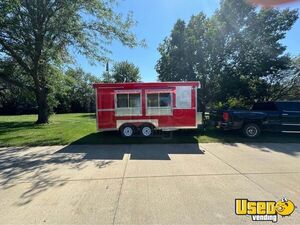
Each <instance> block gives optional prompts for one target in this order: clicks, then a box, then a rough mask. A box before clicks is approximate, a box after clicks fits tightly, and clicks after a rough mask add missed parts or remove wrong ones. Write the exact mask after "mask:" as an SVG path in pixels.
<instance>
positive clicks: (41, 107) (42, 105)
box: [35, 89, 49, 124]
mask: <svg viewBox="0 0 300 225" xmlns="http://www.w3.org/2000/svg"><path fill="white" fill-rule="evenodd" d="M36 100H37V103H38V119H37V121H36V122H35V123H36V124H43V123H48V119H49V106H48V101H47V93H46V90H44V89H42V90H40V91H39V92H38V93H36Z"/></svg>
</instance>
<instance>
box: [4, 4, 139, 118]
mask: <svg viewBox="0 0 300 225" xmlns="http://www.w3.org/2000/svg"><path fill="white" fill-rule="evenodd" d="M114 7H115V1H114V0H89V1H85V0H3V1H1V2H0V59H1V60H7V59H8V60H9V61H10V62H11V63H13V64H14V66H13V67H15V66H18V67H19V68H20V70H22V71H21V72H22V74H24V75H25V76H27V77H28V78H30V82H29V83H23V82H21V81H20V80H19V76H18V75H17V74H15V75H13V76H12V75H11V73H4V72H3V69H2V71H1V74H0V76H1V77H2V80H5V81H6V82H11V83H13V84H15V85H19V86H21V87H24V86H28V88H30V89H31V90H32V91H33V92H34V94H35V98H36V102H37V106H38V119H37V123H47V122H48V117H49V112H50V111H51V109H50V105H49V96H50V94H51V89H52V88H51V86H52V85H53V83H55V79H54V78H55V74H54V73H53V71H54V70H55V67H57V66H58V65H60V64H62V63H64V62H66V61H68V60H70V57H71V53H72V52H74V51H77V52H78V53H79V54H82V55H84V56H86V57H88V58H90V59H91V60H96V61H103V60H105V61H106V60H107V53H109V50H108V49H107V48H106V46H107V45H109V44H110V43H111V42H112V41H114V40H119V41H121V43H122V44H124V45H126V46H129V47H135V46H136V45H138V44H139V42H138V41H137V40H136V38H135V36H134V35H133V34H132V33H131V32H130V28H131V27H132V26H133V25H134V24H135V23H134V21H133V20H132V17H131V14H128V15H127V17H126V18H124V17H123V16H122V15H120V14H118V13H116V12H115V10H114ZM53 67H54V69H53Z"/></svg>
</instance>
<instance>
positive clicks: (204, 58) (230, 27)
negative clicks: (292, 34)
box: [156, 0, 298, 112]
mask: <svg viewBox="0 0 300 225" xmlns="http://www.w3.org/2000/svg"><path fill="white" fill-rule="evenodd" d="M297 18H298V12H297V10H288V9H287V10H278V9H258V8H255V7H254V6H252V5H249V4H248V3H247V2H246V1H236V0H223V1H221V3H220V9H219V10H217V11H216V12H215V13H214V14H213V15H212V16H211V17H210V18H208V17H206V16H205V15H204V14H203V13H199V14H198V15H195V16H192V17H191V19H190V21H189V22H188V24H187V26H186V27H185V29H181V30H180V32H178V31H176V30H178V27H179V26H178V22H177V23H176V24H175V25H174V28H173V30H172V32H171V35H170V37H168V38H166V39H165V40H164V42H163V44H161V45H160V47H159V52H160V54H161V58H160V59H159V61H158V63H157V65H156V70H157V72H158V73H159V76H158V77H159V79H160V80H178V76H177V74H185V75H184V76H185V78H183V79H182V80H199V81H200V82H201V90H200V100H201V105H202V106H203V107H202V112H204V111H205V110H206V107H207V105H208V106H213V105H215V104H216V103H218V102H228V101H230V102H231V103H232V102H241V103H243V104H249V103H250V102H253V101H255V100H266V99H270V98H274V97H275V91H274V90H275V89H276V88H278V85H281V87H283V86H286V84H287V83H286V82H287V81H288V80H289V79H287V78H286V77H287V76H289V75H288V71H289V72H291V71H292V70H291V67H290V65H291V57H290V56H289V55H288V54H286V53H285V47H284V46H283V45H282V42H281V40H282V39H283V38H284V37H285V34H286V32H287V31H288V30H290V29H291V27H292V26H293V24H294V23H295V21H296V20H297ZM181 27H182V26H181ZM178 33H180V34H181V37H182V38H184V41H180V43H184V45H183V46H181V45H178V44H177V43H175V42H174V41H173V42H172V41H171V40H172V39H173V38H172V37H173V36H174V34H178ZM177 40H178V39H177ZM179 46H181V47H179ZM179 49H181V51H179ZM174 52H176V53H178V54H174ZM178 59H180V60H178ZM176 65H180V69H179V68H178V67H177V66H176ZM182 68H184V71H183V72H182V70H181V69H182ZM174 70H175V71H174ZM282 93H283V92H282ZM198 105H200V104H198Z"/></svg>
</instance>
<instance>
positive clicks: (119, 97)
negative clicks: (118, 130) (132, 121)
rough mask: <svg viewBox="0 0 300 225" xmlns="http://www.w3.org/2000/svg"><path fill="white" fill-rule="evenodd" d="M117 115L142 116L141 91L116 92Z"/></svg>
mask: <svg viewBox="0 0 300 225" xmlns="http://www.w3.org/2000/svg"><path fill="white" fill-rule="evenodd" d="M115 113H116V116H140V115H142V110H141V94H140V93H117V94H116V106H115Z"/></svg>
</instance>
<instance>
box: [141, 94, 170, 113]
mask: <svg viewBox="0 0 300 225" xmlns="http://www.w3.org/2000/svg"><path fill="white" fill-rule="evenodd" d="M146 114H147V115H149V116H151V115H172V98H171V93H147V112H146Z"/></svg>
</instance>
